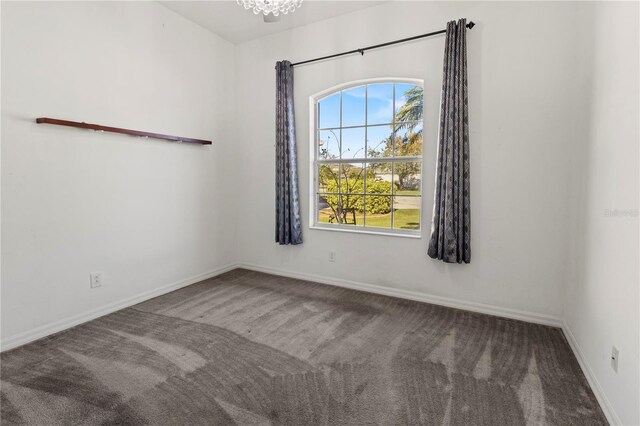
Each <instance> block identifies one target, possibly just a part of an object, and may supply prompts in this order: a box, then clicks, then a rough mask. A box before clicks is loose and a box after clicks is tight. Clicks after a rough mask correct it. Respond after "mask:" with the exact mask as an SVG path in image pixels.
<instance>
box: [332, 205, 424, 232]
mask: <svg viewBox="0 0 640 426" xmlns="http://www.w3.org/2000/svg"><path fill="white" fill-rule="evenodd" d="M331 213H332V212H331V209H323V210H320V222H322V223H329V217H330V215H331ZM393 220H394V224H393V225H394V226H393V227H394V228H395V229H420V210H419V209H396V210H395V212H394V219H393ZM333 223H335V221H334V222H333ZM363 225H364V217H363V215H362V213H356V226H363ZM367 226H368V227H369V226H371V227H376V228H387V229H389V228H391V213H387V214H368V215H367Z"/></svg>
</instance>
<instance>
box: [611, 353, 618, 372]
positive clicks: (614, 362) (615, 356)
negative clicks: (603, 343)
mask: <svg viewBox="0 0 640 426" xmlns="http://www.w3.org/2000/svg"><path fill="white" fill-rule="evenodd" d="M618 358H620V352H619V351H618V348H616V347H615V346H611V368H613V371H615V372H616V373H617V372H618Z"/></svg>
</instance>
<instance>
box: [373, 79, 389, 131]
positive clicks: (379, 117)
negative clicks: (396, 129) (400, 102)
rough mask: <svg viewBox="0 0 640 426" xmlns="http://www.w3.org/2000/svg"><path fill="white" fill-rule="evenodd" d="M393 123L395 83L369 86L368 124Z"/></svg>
mask: <svg viewBox="0 0 640 426" xmlns="http://www.w3.org/2000/svg"><path fill="white" fill-rule="evenodd" d="M392 121H393V83H382V84H369V85H368V86H367V124H383V123H391V122H392Z"/></svg>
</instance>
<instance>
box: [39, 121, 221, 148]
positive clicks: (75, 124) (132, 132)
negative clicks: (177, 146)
mask: <svg viewBox="0 0 640 426" xmlns="http://www.w3.org/2000/svg"><path fill="white" fill-rule="evenodd" d="M36 123H38V124H56V125H58V126H69V127H78V128H80V129H89V130H95V131H98V132H111V133H121V134H123V135H131V136H138V137H141V138H154V139H163V140H166V141H171V142H180V143H181V142H185V143H196V144H200V145H211V141H207V140H204V139H193V138H183V137H181V136H171V135H163V134H161V133H151V132H142V131H140V130H129V129H121V128H119V127H109V126H101V125H99V124H90V123H80V122H77V121H67V120H58V119H55V118H47V117H40V118H36Z"/></svg>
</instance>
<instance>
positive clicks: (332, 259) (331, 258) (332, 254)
mask: <svg viewBox="0 0 640 426" xmlns="http://www.w3.org/2000/svg"><path fill="white" fill-rule="evenodd" d="M335 261H336V251H335V250H329V262H335Z"/></svg>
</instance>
